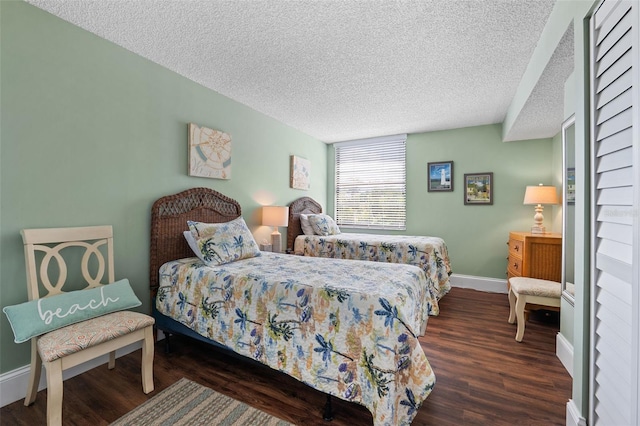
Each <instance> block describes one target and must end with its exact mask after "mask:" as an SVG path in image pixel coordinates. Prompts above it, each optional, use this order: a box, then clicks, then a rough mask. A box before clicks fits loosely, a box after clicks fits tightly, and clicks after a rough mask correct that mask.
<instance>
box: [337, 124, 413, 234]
mask: <svg viewBox="0 0 640 426" xmlns="http://www.w3.org/2000/svg"><path fill="white" fill-rule="evenodd" d="M406 140H407V136H406V135H399V136H392V137H383V138H375V139H368V140H360V141H352V142H342V143H339V144H336V145H335V156H336V158H335V165H336V180H335V182H336V188H335V190H336V212H335V217H336V222H337V223H338V225H340V226H344V227H351V228H370V229H396V230H404V229H406V197H407V191H406Z"/></svg>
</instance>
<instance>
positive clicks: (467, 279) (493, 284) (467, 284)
mask: <svg viewBox="0 0 640 426" xmlns="http://www.w3.org/2000/svg"><path fill="white" fill-rule="evenodd" d="M449 280H450V281H451V286H452V287H460V288H470V289H473V290H478V291H486V292H488V293H504V294H507V280H501V279H497V278H486V277H475V276H472V275H460V274H452V275H451V278H450V279H449Z"/></svg>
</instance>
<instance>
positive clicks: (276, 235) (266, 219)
mask: <svg viewBox="0 0 640 426" xmlns="http://www.w3.org/2000/svg"><path fill="white" fill-rule="evenodd" d="M262 224H263V225H267V226H273V232H272V233H271V247H272V248H271V250H272V251H273V252H274V253H280V252H281V251H282V235H281V234H280V232H278V227H279V226H287V225H288V224H289V207H283V206H263V207H262Z"/></svg>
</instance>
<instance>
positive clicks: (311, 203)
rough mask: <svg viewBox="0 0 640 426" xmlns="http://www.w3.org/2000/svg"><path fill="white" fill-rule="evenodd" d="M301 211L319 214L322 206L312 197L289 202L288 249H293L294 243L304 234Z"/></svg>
mask: <svg viewBox="0 0 640 426" xmlns="http://www.w3.org/2000/svg"><path fill="white" fill-rule="evenodd" d="M300 213H304V214H319V213H322V206H321V205H320V203H318V202H317V201H316V200H314V199H313V198H310V197H301V198H298V199H297V200H294V201H292V202H291V204H289V225H288V226H287V250H293V244H294V242H295V241H296V237H297V236H298V235H302V227H301V226H300Z"/></svg>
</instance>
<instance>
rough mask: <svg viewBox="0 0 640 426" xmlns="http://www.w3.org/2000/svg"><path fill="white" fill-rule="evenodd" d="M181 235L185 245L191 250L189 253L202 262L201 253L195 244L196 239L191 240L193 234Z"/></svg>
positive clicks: (184, 233) (188, 232)
mask: <svg viewBox="0 0 640 426" xmlns="http://www.w3.org/2000/svg"><path fill="white" fill-rule="evenodd" d="M182 235H184V239H185V240H187V244H189V247H190V248H191V251H193V254H195V255H196V256H198V259H200V260H202V261H203V262H204V259H203V258H202V253H201V252H200V250H198V244H196V239H195V238H193V234H192V233H191V231H184V232H183V233H182Z"/></svg>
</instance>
